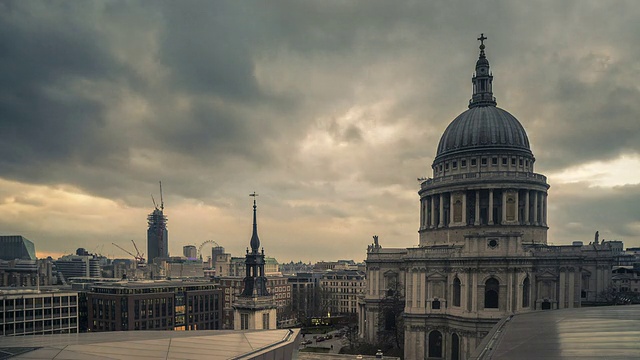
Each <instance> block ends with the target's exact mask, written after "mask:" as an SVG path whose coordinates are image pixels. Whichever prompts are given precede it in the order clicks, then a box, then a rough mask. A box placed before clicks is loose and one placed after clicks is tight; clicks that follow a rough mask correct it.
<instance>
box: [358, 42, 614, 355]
mask: <svg viewBox="0 0 640 360" xmlns="http://www.w3.org/2000/svg"><path fill="white" fill-rule="evenodd" d="M478 40H480V41H481V42H484V40H486V38H485V37H484V36H481V37H480V38H479V39H478ZM472 81H473V85H474V86H473V95H472V98H471V101H470V103H469V109H468V110H466V111H465V112H463V113H462V114H460V115H459V116H458V117H456V118H455V119H454V120H453V121H452V122H451V123H450V124H449V126H448V127H447V129H446V130H445V131H444V133H443V135H442V137H441V139H440V143H439V144H438V149H437V154H436V157H435V159H434V162H433V164H432V170H433V178H428V179H422V183H421V185H420V190H419V192H418V195H419V196H420V209H419V213H420V219H419V225H418V230H419V241H418V245H417V246H416V247H407V248H402V249H387V248H383V247H382V245H381V244H379V243H378V239H377V237H374V239H375V243H374V244H373V245H370V246H369V247H368V249H367V259H366V264H367V290H366V292H365V295H364V297H363V298H361V299H360V301H359V332H360V336H362V337H363V338H364V339H365V340H366V341H368V342H371V343H377V342H378V340H379V338H378V335H379V334H380V332H381V330H383V327H384V326H385V324H383V323H381V321H380V309H381V306H382V304H384V303H385V302H388V301H389V299H390V297H391V296H396V295H397V291H401V292H402V294H401V295H402V296H400V298H401V299H402V301H404V317H403V319H404V335H405V337H404V338H405V343H404V350H405V358H407V359H427V358H428V359H452V360H464V359H467V358H468V357H469V356H470V354H471V353H472V352H473V351H474V350H475V348H476V347H477V346H478V344H480V342H481V341H482V339H483V338H484V337H485V336H486V335H487V334H488V333H489V332H490V330H491V328H492V327H493V326H494V325H495V324H496V323H498V322H499V321H500V319H502V318H505V317H507V316H509V315H511V314H517V313H522V312H530V311H544V310H553V309H563V308H572V307H579V306H581V305H582V303H583V302H585V301H586V302H592V301H596V299H597V294H598V293H599V292H601V291H603V290H604V289H606V288H607V286H609V284H610V281H611V266H612V264H613V253H612V251H611V248H610V247H609V248H607V247H606V246H604V245H602V244H597V241H596V243H595V244H590V245H588V246H581V245H579V246H549V245H547V230H548V227H547V195H548V194H547V190H548V189H549V185H548V184H547V178H546V177H545V176H544V175H542V174H536V173H534V172H533V164H534V161H535V158H534V156H533V153H532V152H531V150H530V148H529V140H528V138H527V134H526V132H525V130H524V127H523V126H522V125H521V124H520V122H519V121H518V120H517V119H516V118H515V117H513V116H512V115H511V114H509V113H508V112H506V111H505V110H502V109H499V108H497V107H496V104H497V103H496V100H495V98H494V97H493V92H492V91H493V90H492V81H493V75H492V74H491V71H490V70H489V61H488V60H487V59H486V56H485V53H484V44H481V46H480V56H479V59H478V61H477V62H476V73H475V74H474V76H473V79H472ZM396 298H397V296H396Z"/></svg>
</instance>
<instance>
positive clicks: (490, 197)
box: [487, 189, 493, 225]
mask: <svg viewBox="0 0 640 360" xmlns="http://www.w3.org/2000/svg"><path fill="white" fill-rule="evenodd" d="M487 212H488V213H489V225H493V189H490V190H489V209H488V211H487Z"/></svg>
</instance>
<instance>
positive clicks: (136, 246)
mask: <svg viewBox="0 0 640 360" xmlns="http://www.w3.org/2000/svg"><path fill="white" fill-rule="evenodd" d="M131 242H132V243H133V247H134V248H136V259H140V260H139V261H140V262H144V253H140V250H138V245H136V242H135V241H133V239H131Z"/></svg>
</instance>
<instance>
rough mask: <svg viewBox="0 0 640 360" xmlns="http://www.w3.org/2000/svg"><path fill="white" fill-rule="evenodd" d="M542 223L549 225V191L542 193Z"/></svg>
mask: <svg viewBox="0 0 640 360" xmlns="http://www.w3.org/2000/svg"><path fill="white" fill-rule="evenodd" d="M542 225H543V226H547V193H542Z"/></svg>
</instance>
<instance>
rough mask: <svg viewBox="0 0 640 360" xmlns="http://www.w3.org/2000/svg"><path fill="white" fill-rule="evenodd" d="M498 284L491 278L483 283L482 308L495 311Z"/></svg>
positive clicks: (497, 303) (498, 289)
mask: <svg viewBox="0 0 640 360" xmlns="http://www.w3.org/2000/svg"><path fill="white" fill-rule="evenodd" d="M499 294H500V282H498V280H497V279H495V278H491V279H489V280H487V282H485V283H484V308H485V309H497V308H498V307H499V306H498V305H499V301H498V299H499Z"/></svg>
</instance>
